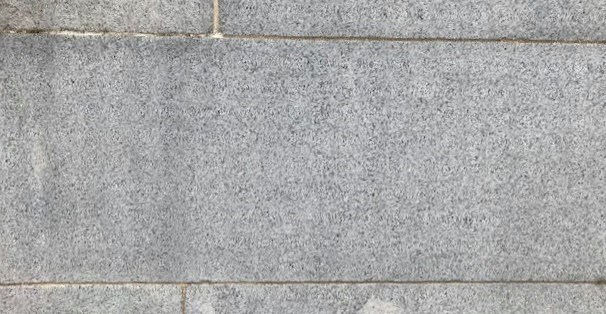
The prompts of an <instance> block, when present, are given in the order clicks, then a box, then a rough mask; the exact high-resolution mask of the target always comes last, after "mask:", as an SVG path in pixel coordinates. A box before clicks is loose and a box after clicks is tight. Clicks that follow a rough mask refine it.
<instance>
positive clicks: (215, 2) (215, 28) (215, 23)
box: [213, 0, 221, 38]
mask: <svg viewBox="0 0 606 314" xmlns="http://www.w3.org/2000/svg"><path fill="white" fill-rule="evenodd" d="M219 34H221V29H220V26H219V0H213V38H217V37H215V35H219Z"/></svg>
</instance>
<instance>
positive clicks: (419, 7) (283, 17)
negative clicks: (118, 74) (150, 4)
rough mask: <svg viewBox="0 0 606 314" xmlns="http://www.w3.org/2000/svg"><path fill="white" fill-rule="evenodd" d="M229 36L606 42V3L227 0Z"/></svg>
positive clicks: (224, 10)
mask: <svg viewBox="0 0 606 314" xmlns="http://www.w3.org/2000/svg"><path fill="white" fill-rule="evenodd" d="M219 9H220V13H221V28H222V30H223V32H225V33H228V34H264V35H303V36H388V37H414V38H419V37H447V38H528V39H559V40H561V39H566V40H606V23H604V21H606V1H602V0H580V1H578V0H540V1H519V0H504V1H492V0H451V1H443V0H421V1H419V0H397V1H396V0H357V1H352V0H331V1H320V0H313V1H290V0H222V1H221V5H220V6H219Z"/></svg>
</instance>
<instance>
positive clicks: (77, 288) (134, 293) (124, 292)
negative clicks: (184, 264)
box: [0, 285, 181, 314]
mask: <svg viewBox="0 0 606 314" xmlns="http://www.w3.org/2000/svg"><path fill="white" fill-rule="evenodd" d="M0 313H7V314H9V313H19V314H30V313H31V314H34V313H35V314H43V313H49V314H50V313H62V314H68V313H87V314H88V313H91V314H92V313H99V314H107V313H112V314H114V313H116V314H117V313H124V314H131V313H142V314H143V313H146V314H147V313H167V314H168V313H171V314H177V313H181V289H180V288H179V287H178V286H155V285H145V286H136V285H121V286H113V285H111V286H106V285H95V286H92V285H49V286H22V287H20V286H15V287H0Z"/></svg>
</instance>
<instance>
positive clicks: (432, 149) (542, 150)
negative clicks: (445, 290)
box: [0, 35, 606, 282]
mask: <svg viewBox="0 0 606 314" xmlns="http://www.w3.org/2000/svg"><path fill="white" fill-rule="evenodd" d="M605 74H606V46H602V45H542V44H538V45H537V44H532V45H531V44H516V45H513V44H503V43H444V42H431V43H394V42H317V41H245V40H231V39H229V40H228V39H225V40H213V39H199V40H198V39H169V38H163V39H151V38H136V37H128V38H126V37H125V38H123V37H117V36H112V37H104V36H101V37H65V36H42V35H5V36H0V95H1V97H0V254H2V256H1V257H0V281H1V282H19V281H47V280H50V281H55V280H59V281H63V280H68V281H73V280H104V281H114V280H168V281H174V280H177V281H179V280H204V279H213V280H259V279H260V280H331V279H334V280H367V279H370V280H382V279H385V280H425V279H427V280H441V279H463V280H512V279H515V280H600V279H603V276H604V274H606V260H605V259H604V256H606V206H605V204H606V170H605V169H606V105H605V104H606V89H604V88H603V87H604V86H606V75H605Z"/></svg>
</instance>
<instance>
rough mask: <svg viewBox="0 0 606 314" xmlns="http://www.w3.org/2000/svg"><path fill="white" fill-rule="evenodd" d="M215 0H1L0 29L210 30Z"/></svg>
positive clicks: (91, 30) (187, 31)
mask: <svg viewBox="0 0 606 314" xmlns="http://www.w3.org/2000/svg"><path fill="white" fill-rule="evenodd" d="M212 15H213V7H212V0H178V1H171V0H145V1H143V0H129V1H127V0H61V1H55V0H0V30H42V31H45V30H75V31H89V32H138V33H196V34H200V33H210V31H211V29H212Z"/></svg>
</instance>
